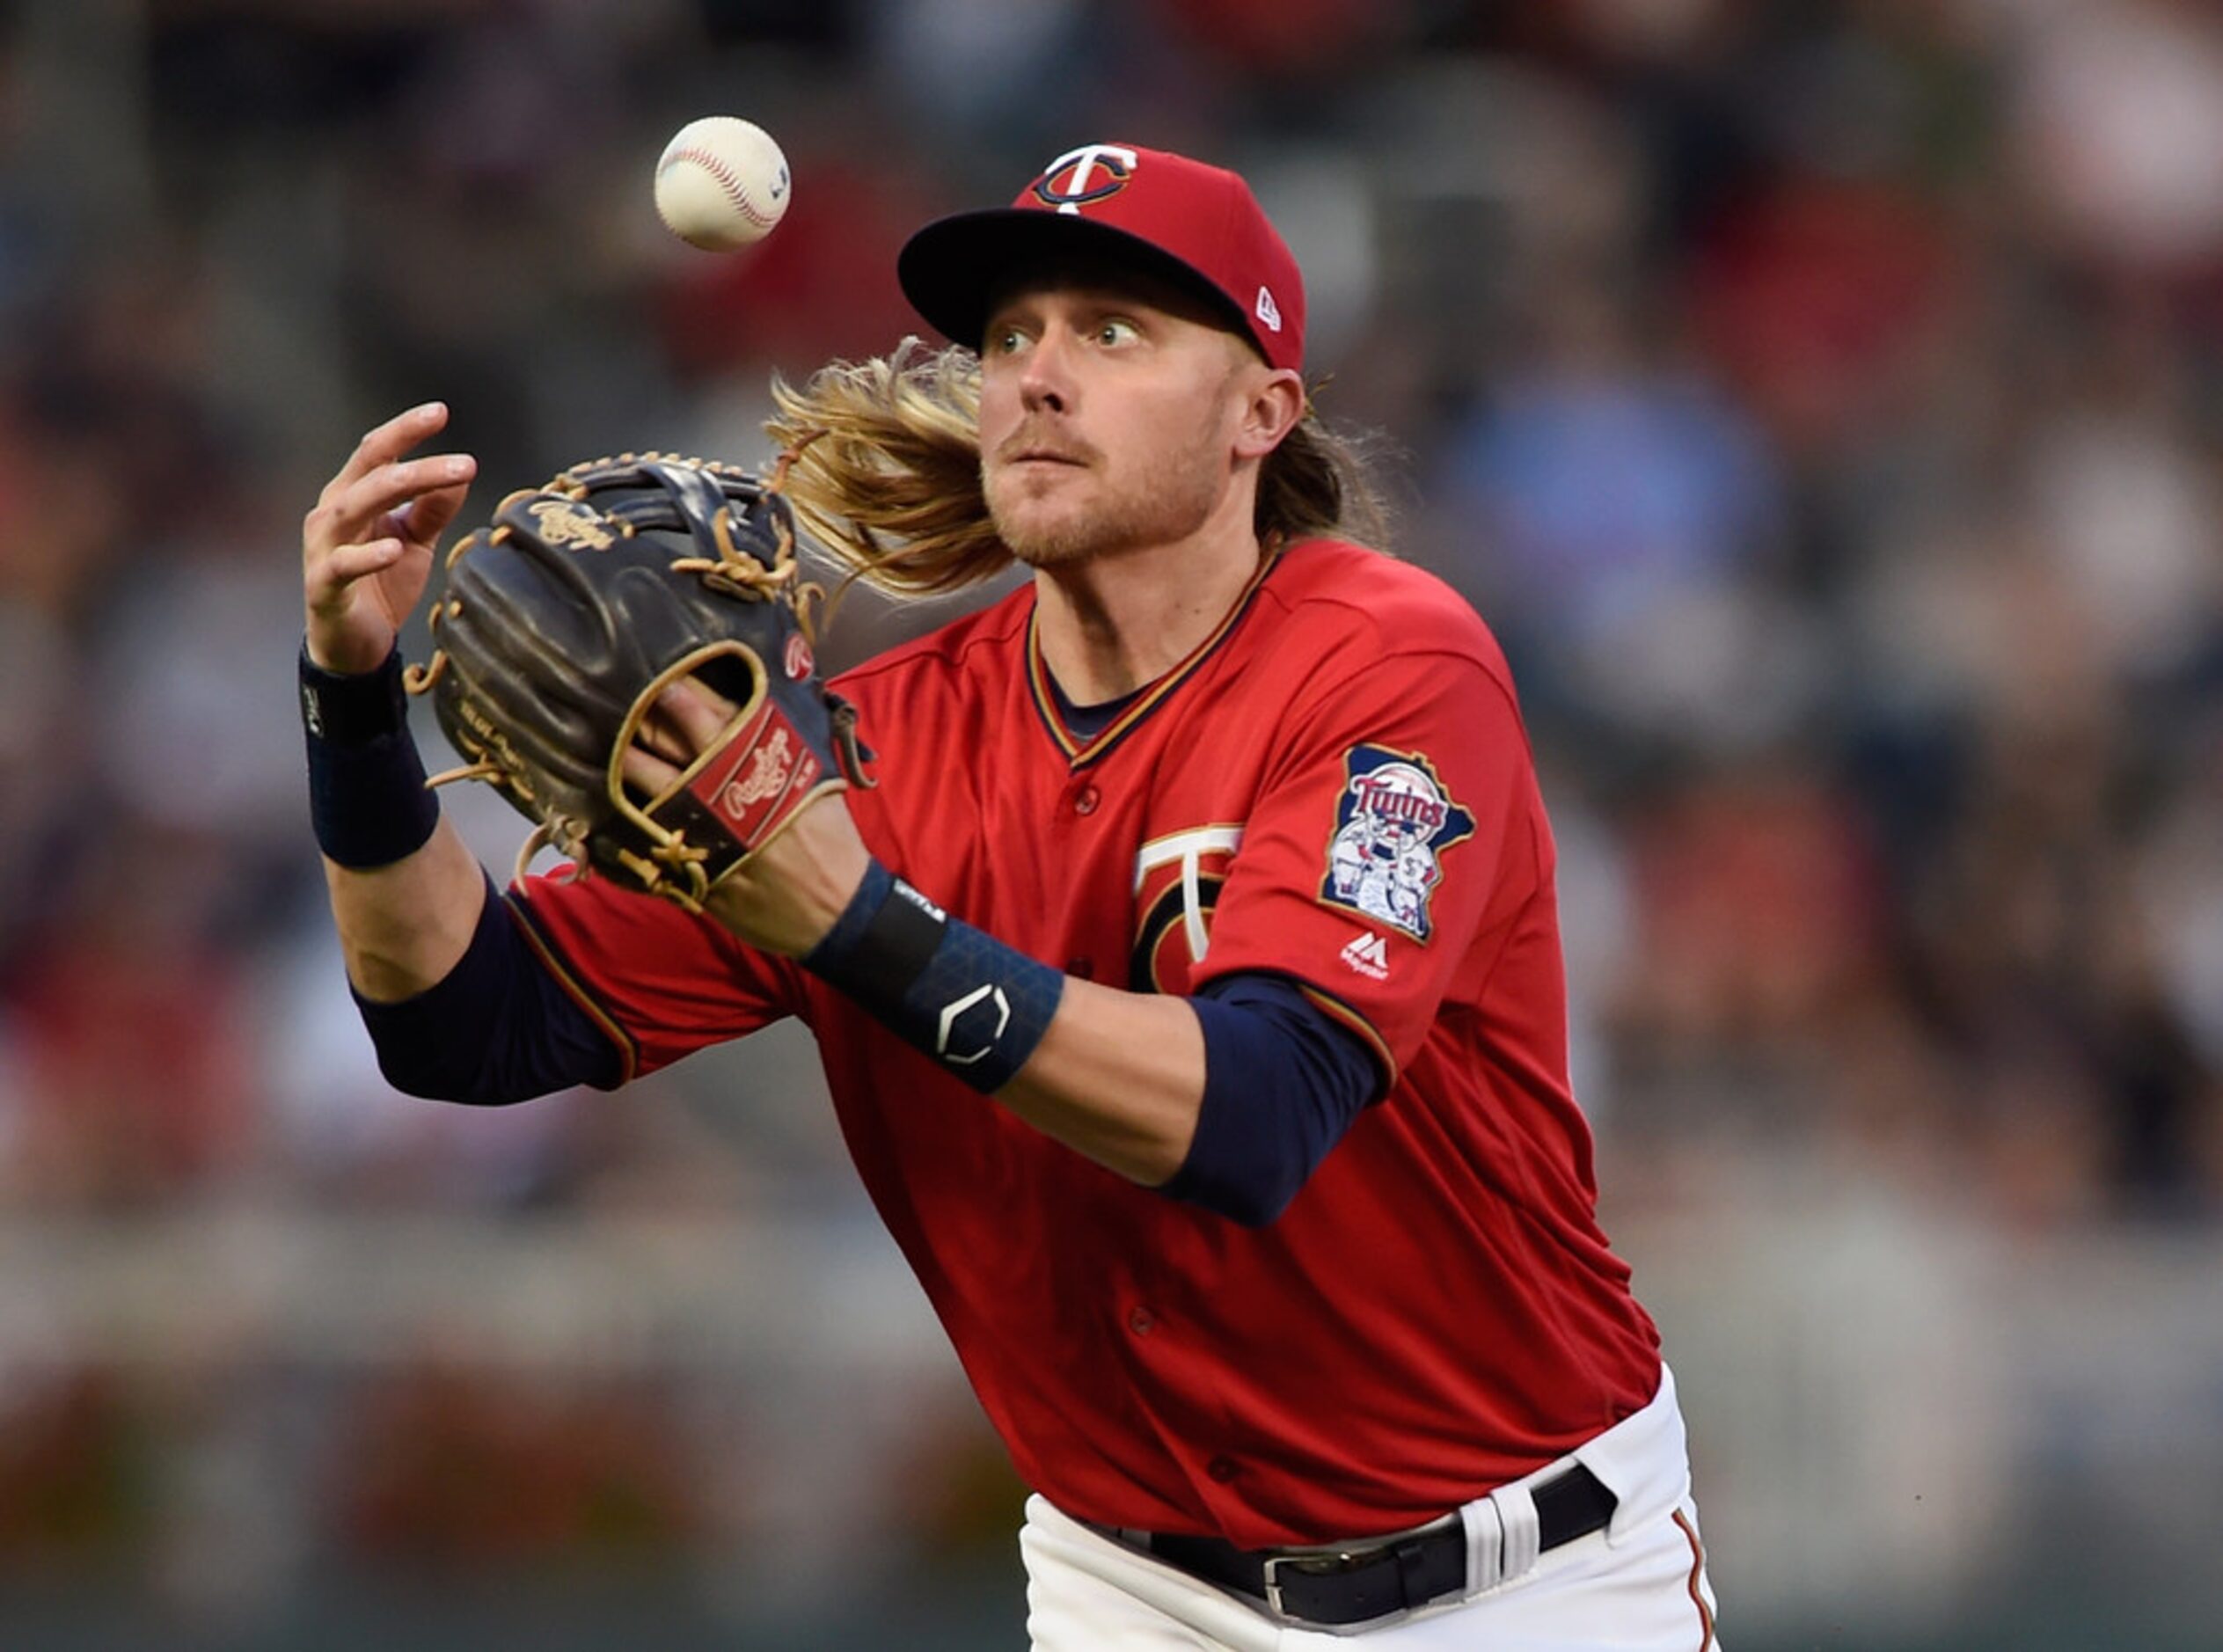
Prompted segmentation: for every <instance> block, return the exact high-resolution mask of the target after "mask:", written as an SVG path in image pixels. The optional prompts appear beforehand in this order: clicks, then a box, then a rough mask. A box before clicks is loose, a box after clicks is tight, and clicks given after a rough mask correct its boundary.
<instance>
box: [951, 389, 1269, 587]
mask: <svg viewBox="0 0 2223 1652" xmlns="http://www.w3.org/2000/svg"><path fill="white" fill-rule="evenodd" d="M1216 434H1217V420H1216V418H1215V417H1214V416H1213V414H1212V413H1211V412H1210V410H1208V411H1207V413H1206V414H1205V417H1204V419H1203V421H1202V428H1200V429H1199V430H1198V431H1197V432H1196V438H1195V439H1194V440H1192V441H1189V442H1175V443H1173V444H1171V445H1170V446H1169V447H1167V448H1166V449H1165V450H1163V451H1162V452H1160V453H1159V455H1157V456H1156V457H1153V459H1152V463H1151V464H1150V467H1149V469H1148V470H1147V471H1145V472H1144V473H1143V474H1141V475H1139V476H1137V478H1136V479H1135V481H1134V483H1133V485H1132V486H1129V487H1127V488H1125V489H1123V490H1122V491H1121V492H1120V493H1116V494H1115V495H1114V496H1113V497H1111V498H1110V499H1109V500H1108V501H1106V502H1104V503H1102V504H1101V505H1099V506H1098V507H1097V508H1094V509H1093V510H1091V509H1086V508H1084V509H1081V510H1078V511H1076V510H1072V509H1071V508H1068V509H1067V510H1066V511H1065V512H1064V513H1063V515H1061V516H1060V517H1059V518H1058V519H1057V520H1055V521H1053V522H1051V523H1049V524H1048V525H1047V526H1040V527H1031V528H1030V527H1029V526H1028V525H1027V524H1026V523H1023V522H1022V521H1020V514H1021V513H1020V512H1018V511H1013V510H1011V509H1007V508H1005V504H1004V503H1003V502H1002V501H999V500H998V498H997V493H998V482H997V478H996V474H995V473H994V472H992V471H990V470H989V469H988V467H987V465H986V464H985V462H984V463H983V464H982V466H981V491H982V493H983V495H984V497H985V499H986V501H987V503H988V515H989V520H990V521H991V522H992V523H994V524H995V527H996V531H997V533H998V536H999V537H1001V538H1002V540H1003V542H1004V544H1005V545H1006V546H1007V547H1009V549H1010V551H1011V553H1012V554H1013V556H1015V557H1017V558H1018V559H1020V561H1021V562H1023V563H1025V564H1026V565H1027V567H1031V568H1057V567H1073V566H1076V565H1078V564H1079V563H1082V562H1086V561H1090V560H1092V559H1099V558H1103V557H1109V556H1116V555H1118V554H1119V553H1121V552H1127V551H1137V550H1145V549H1148V548H1149V547H1151V546H1153V545H1172V544H1174V543H1176V542H1177V541H1180V540H1182V539H1186V538H1188V537H1189V536H1190V535H1191V534H1193V533H1195V532H1196V530H1198V529H1200V528H1202V527H1203V525H1204V523H1206V522H1208V521H1209V520H1210V517H1211V514H1212V510H1213V508H1214V507H1216V506H1217V505H1218V502H1219V495H1220V490H1221V489H1222V488H1223V487H1225V486H1226V480H1227V479H1226V474H1225V471H1224V469H1223V468H1222V466H1221V464H1220V460H1219V449H1218V444H1217V443H1216V442H1213V441H1212V440H1211V438H1212V436H1213V435H1216ZM1099 474H1101V472H1099Z"/></svg>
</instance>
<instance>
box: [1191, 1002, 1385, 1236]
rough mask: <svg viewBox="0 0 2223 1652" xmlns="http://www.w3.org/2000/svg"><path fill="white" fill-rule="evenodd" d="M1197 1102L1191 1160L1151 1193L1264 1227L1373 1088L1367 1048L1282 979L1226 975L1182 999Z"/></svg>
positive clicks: (1377, 1076) (1376, 1072)
mask: <svg viewBox="0 0 2223 1652" xmlns="http://www.w3.org/2000/svg"><path fill="white" fill-rule="evenodd" d="M1189 1003H1190V1004H1191V1005H1194V1006H1195V1008H1196V1019H1197V1020H1199V1021H1200V1022H1202V1023H1203V1028H1204V1100H1203V1107H1201V1109H1200V1110H1199V1111H1198V1113H1197V1115H1196V1137H1195V1139H1194V1140H1192V1141H1191V1142H1190V1144H1189V1148H1188V1158H1187V1159H1184V1160H1183V1161H1182V1163H1181V1168H1180V1169H1179V1170H1177V1171H1175V1172H1174V1175H1173V1179H1172V1180H1171V1181H1167V1182H1166V1183H1165V1184H1164V1185H1163V1186H1162V1187H1161V1188H1159V1192H1161V1193H1164V1194H1166V1195H1169V1196H1171V1197H1173V1198H1176V1199H1181V1200H1184V1201H1186V1202H1188V1203H1190V1204H1198V1205H1202V1206H1203V1207H1204V1208H1205V1209H1206V1210H1214V1211H1217V1212H1218V1214H1220V1215H1221V1216H1224V1217H1228V1218H1230V1219H1231V1220H1232V1221H1236V1222H1239V1223H1241V1224H1243V1225H1244V1226H1246V1227H1263V1226H1265V1225H1266V1224H1268V1223H1269V1222H1271V1221H1272V1220H1273V1219H1274V1218H1275V1217H1277V1216H1279V1215H1280V1214H1281V1213H1282V1211H1283V1210H1284V1209H1285V1208H1286V1207H1287V1206H1288V1203H1289V1202H1290V1201H1291V1199H1293V1198H1295V1197H1296V1196H1297V1190H1298V1188H1301V1187H1303V1186H1304V1185H1305V1180H1306V1178H1308V1177H1309V1176H1311V1174H1312V1173H1313V1169H1314V1168H1315V1167H1316V1166H1318V1165H1319V1163H1320V1160H1321V1159H1325V1158H1326V1157H1327V1150H1328V1149H1329V1148H1331V1147H1333V1146H1335V1144H1336V1143H1337V1142H1339V1141H1341V1140H1342V1138H1343V1132H1344V1131H1345V1130H1347V1129H1349V1128H1350V1123H1351V1121H1352V1120H1353V1119H1355V1118H1356V1117H1357V1116H1358V1115H1359V1111H1360V1109H1361V1108H1363V1107H1364V1106H1365V1105H1366V1103H1367V1102H1368V1101H1369V1100H1371V1099H1372V1097H1373V1096H1374V1094H1375V1093H1376V1092H1377V1091H1378V1089H1379V1088H1380V1087H1381V1070H1380V1068H1379V1067H1378V1066H1377V1065H1376V1064H1375V1063H1374V1058H1373V1056H1371V1054H1370V1053H1369V1052H1368V1050H1367V1049H1366V1046H1365V1045H1364V1044H1363V1043H1361V1042H1359V1040H1358V1039H1357V1038H1356V1036H1355V1035H1354V1034H1351V1033H1349V1032H1348V1031H1346V1030H1345V1029H1344V1028H1342V1027H1338V1026H1337V1025H1336V1024H1335V1022H1334V1021H1333V1020H1330V1019H1329V1018H1328V1017H1327V1015H1326V1014H1325V1013H1323V1012H1321V1011H1320V1009H1319V1008H1317V1007H1316V1006H1315V1005H1313V1003H1312V1002H1311V1000H1309V999H1308V998H1305V995H1304V994H1303V993H1302V992H1300V991H1298V990H1297V988H1296V986H1295V985H1294V984H1293V983H1291V982H1289V981H1286V980H1284V979H1283V978H1282V977H1281V976H1269V975H1260V974H1254V973H1248V972H1246V973H1243V974H1239V975H1231V976H1221V977H1220V978H1219V979H1218V980H1217V981H1214V982H1211V983H1208V984H1207V985H1206V986H1205V987H1204V988H1203V990H1201V991H1200V992H1199V993H1198V994H1197V995H1196V997H1194V998H1190V999H1189Z"/></svg>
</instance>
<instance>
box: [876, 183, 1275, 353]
mask: <svg viewBox="0 0 2223 1652" xmlns="http://www.w3.org/2000/svg"><path fill="white" fill-rule="evenodd" d="M1076 254H1079V255H1082V256H1089V257H1101V258H1103V259H1106V260H1108V261H1111V262H1115V263H1118V262H1123V263H1126V264H1129V265H1130V266H1132V267H1136V268H1138V269H1143V270H1146V271H1149V272H1151V273H1152V274H1157V275H1159V276H1161V277H1165V278H1167V279H1171V280H1173V281H1177V282H1180V283H1181V284H1182V285H1184V286H1187V287H1189V288H1192V289H1196V290H1197V291H1198V292H1200V293H1201V294H1202V295H1203V296H1206V297H1208V298H1210V300H1212V301H1213V302H1214V303H1216V304H1217V305H1218V307H1219V308H1221V309H1222V310H1223V311H1225V314H1226V316H1227V319H1228V325H1230V326H1231V327H1232V328H1234V329H1235V330H1237V331H1239V333H1242V335H1243V336H1244V337H1246V338H1247V339H1248V340H1250V341H1251V342H1252V343H1253V344H1254V345H1255V346H1257V347H1258V353H1259V354H1260V355H1262V356H1264V357H1265V358H1266V360H1267V361H1268V362H1270V363H1271V364H1272V365H1274V366H1276V367H1284V368H1302V367H1303V365H1304V362H1305V282H1304V277H1303V276H1302V275H1301V274H1299V273H1298V268H1297V260H1296V259H1295V258H1293V257H1292V256H1291V253H1290V251H1289V248H1288V246H1287V245H1286V244H1285V243H1283V240H1282V238H1281V237H1280V235H1279V234H1278V233H1276V230H1275V229H1274V226H1273V224H1272V223H1270V222H1269V220H1268V218H1267V216H1266V213H1265V209H1264V208H1261V207H1260V205H1259V204H1258V199H1257V197H1256V196H1254V194H1251V190H1250V186H1249V185H1248V184H1247V183H1245V182H1244V181H1243V179H1241V178H1240V177H1239V175H1238V174H1236V173H1234V172H1229V171H1227V170H1226V169H1225V168H1224V167H1218V166H1208V165H1206V164H1204V163H1203V162H1202V161H1193V160H1190V159H1189V158H1188V157H1186V156H1183V155H1174V154H1171V153H1168V152H1167V151H1166V150H1149V149H1144V148H1142V147H1141V146H1140V145H1138V144H1132V143H1084V144H1082V145H1080V146H1079V147H1078V148H1075V149H1071V150H1066V151H1065V152H1064V154H1062V155H1060V156H1059V157H1057V159H1056V160H1054V161H1052V162H1051V163H1050V164H1049V165H1048V166H1046V167H1044V168H1043V169H1042V171H1041V172H1038V173H1037V174H1035V177H1034V179H1032V180H1031V181H1030V182H1029V183H1028V184H1027V186H1026V187H1025V188H1024V189H1022V190H1020V192H1019V195H1018V198H1017V199H1016V200H1014V201H1013V202H1012V204H1011V205H1010V206H1009V207H1006V208H1000V209H998V210H991V211H987V212H970V213H963V214H961V215H959V216H956V217H954V218H943V219H940V220H939V221H938V222H936V223H930V224H928V225H927V226H926V227H925V229H923V230H919V231H918V234H916V235H914V236H913V237H911V238H910V242H909V243H908V244H907V245H905V246H904V247H903V253H902V255H901V257H899V258H898V259H897V260H896V275H897V278H898V279H899V280H900V281H902V282H903V292H904V295H905V296H907V297H909V298H910V302H911V303H912V304H913V305H914V306H915V307H916V308H917V309H918V313H919V314H920V315H922V316H924V317H925V318H926V319H927V320H928V321H930V322H932V323H933V325H935V326H937V327H939V328H940V329H941V330H942V332H944V333H947V334H948V335H949V336H950V337H951V338H953V339H954V340H957V341H958V342H960V343H961V344H969V345H977V344H979V342H980V340H981V333H982V332H983V331H984V329H985V327H986V326H987V323H988V304H989V300H990V296H991V294H992V292H993V291H994V289H995V286H996V283H997V282H998V281H999V280H1001V279H1002V278H1003V277H1004V275H1005V274H1007V273H1008V272H1010V271H1011V270H1013V268H1015V267H1019V266H1020V265H1021V264H1023V263H1026V262H1028V261H1031V260H1035V259H1046V260H1051V259H1071V258H1072V257H1073V256H1075V255H1076Z"/></svg>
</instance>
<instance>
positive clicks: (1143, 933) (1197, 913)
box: [1127, 826, 1243, 992]
mask: <svg viewBox="0 0 2223 1652" xmlns="http://www.w3.org/2000/svg"><path fill="white" fill-rule="evenodd" d="M1242 841H1243V829H1242V828H1241V827H1239V826H1194V827H1191V828H1189V829H1188V830H1186V831H1178V832H1172V833H1169V834H1168V835H1166V837H1154V838H1152V840H1151V841H1150V842H1148V843H1146V844H1144V845H1143V846H1142V848H1141V849H1139V850H1137V852H1136V854H1135V917H1136V927H1135V949H1134V954H1133V955H1132V956H1131V957H1130V959H1129V960H1128V969H1127V976H1128V983H1129V985H1130V987H1132V988H1133V990H1136V991H1137V992H1179V991H1183V990H1186V988H1187V983H1188V972H1189V970H1190V969H1194V968H1195V967H1196V965H1197V964H1199V963H1202V962H1203V959H1204V948H1205V947H1206V946H1207V945H1209V944H1210V939H1211V925H1210V920H1211V910H1212V907H1213V905H1214V903H1217V902H1218V899H1219V889H1220V885H1222V884H1223V883H1225V882H1226V881H1227V873H1228V869H1229V867H1230V866H1232V865H1233V864H1234V859H1235V851H1236V850H1237V849H1238V848H1239V847H1240V846H1241V844H1242Z"/></svg>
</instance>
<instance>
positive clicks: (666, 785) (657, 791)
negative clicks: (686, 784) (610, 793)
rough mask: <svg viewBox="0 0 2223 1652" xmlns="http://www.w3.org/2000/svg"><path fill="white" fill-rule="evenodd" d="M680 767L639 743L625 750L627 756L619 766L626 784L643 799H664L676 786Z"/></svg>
mask: <svg viewBox="0 0 2223 1652" xmlns="http://www.w3.org/2000/svg"><path fill="white" fill-rule="evenodd" d="M680 767H681V765H680V764H674V763H667V762H665V761H664V760H663V759H662V757H658V756H656V754H655V753H654V752H653V751H648V750H646V749H643V748H642V747H641V746H640V743H639V742H635V743H633V745H630V746H627V747H626V748H625V757H623V758H622V759H620V761H619V763H618V772H619V773H620V774H621V775H622V776H624V778H625V784H626V785H627V786H631V787H632V788H633V790H634V791H636V792H638V793H640V794H641V795H642V796H643V797H662V796H663V795H664V793H667V792H669V791H670V790H672V789H673V788H674V787H675V786H677V785H678V784H679V771H680Z"/></svg>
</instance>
